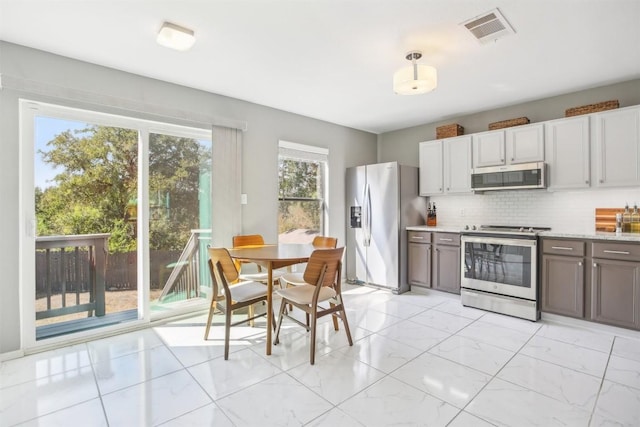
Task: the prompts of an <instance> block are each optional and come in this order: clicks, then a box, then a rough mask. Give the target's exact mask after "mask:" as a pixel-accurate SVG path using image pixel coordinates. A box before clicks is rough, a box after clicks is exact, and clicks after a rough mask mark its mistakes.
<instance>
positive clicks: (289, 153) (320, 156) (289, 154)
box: [278, 140, 329, 236]
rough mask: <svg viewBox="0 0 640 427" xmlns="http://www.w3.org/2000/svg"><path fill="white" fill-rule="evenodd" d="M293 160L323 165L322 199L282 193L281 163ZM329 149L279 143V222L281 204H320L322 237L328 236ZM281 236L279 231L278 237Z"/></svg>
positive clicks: (292, 143) (281, 141)
mask: <svg viewBox="0 0 640 427" xmlns="http://www.w3.org/2000/svg"><path fill="white" fill-rule="evenodd" d="M283 158H285V159H293V160H297V161H307V162H310V161H317V162H319V163H320V165H321V172H320V175H321V177H320V179H321V181H322V183H321V185H322V194H321V197H320V198H310V197H286V196H283V195H282V193H281V187H280V184H281V180H280V161H281V160H282V159H283ZM328 200H329V149H328V148H325V147H318V146H314V145H307V144H299V143H295V142H289V141H283V140H280V141H278V221H279V220H280V214H279V212H280V203H281V202H287V201H291V202H295V201H302V202H314V201H315V202H318V203H319V204H320V207H321V212H320V230H319V231H320V235H322V236H326V235H327V230H328V229H329V203H328ZM279 235H280V233H279V230H278V236H279Z"/></svg>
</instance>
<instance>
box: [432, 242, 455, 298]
mask: <svg viewBox="0 0 640 427" xmlns="http://www.w3.org/2000/svg"><path fill="white" fill-rule="evenodd" d="M432 287H433V289H437V290H439V291H446V292H452V293H454V294H460V235H459V234H457V233H433V273H432Z"/></svg>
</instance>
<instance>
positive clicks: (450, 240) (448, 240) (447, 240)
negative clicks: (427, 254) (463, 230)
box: [438, 237, 453, 242]
mask: <svg viewBox="0 0 640 427" xmlns="http://www.w3.org/2000/svg"><path fill="white" fill-rule="evenodd" d="M438 240H440V241H441V242H453V239H444V238H442V237H441V238H440V239H438Z"/></svg>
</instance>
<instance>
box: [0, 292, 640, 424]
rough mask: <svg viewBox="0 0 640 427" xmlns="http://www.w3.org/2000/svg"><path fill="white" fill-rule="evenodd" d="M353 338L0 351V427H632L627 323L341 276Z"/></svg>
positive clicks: (154, 338) (639, 356) (636, 351)
mask: <svg viewBox="0 0 640 427" xmlns="http://www.w3.org/2000/svg"><path fill="white" fill-rule="evenodd" d="M345 300H346V306H347V311H348V317H349V322H350V326H351V331H352V335H353V337H354V345H353V347H349V346H348V344H347V339H346V336H345V334H344V331H343V330H342V329H341V330H340V331H339V332H335V331H333V328H332V325H331V322H330V319H329V318H325V319H322V320H321V325H320V328H319V329H320V331H319V333H318V344H317V356H316V364H315V365H314V366H311V365H309V336H308V333H306V332H305V331H304V329H302V328H300V327H299V326H297V325H295V324H293V323H285V324H284V326H283V331H282V333H281V343H280V344H279V345H278V346H275V347H274V348H273V354H272V355H271V356H266V355H265V344H264V337H265V334H264V323H260V324H256V326H255V327H253V328H251V327H248V326H237V327H234V328H232V338H231V340H232V347H231V354H230V357H229V360H228V361H225V360H224V359H223V357H222V356H223V341H222V337H223V332H224V329H223V326H222V323H221V322H222V319H221V317H218V316H216V318H215V320H214V322H215V323H216V325H215V326H214V327H213V328H212V332H211V339H210V340H209V341H203V339H202V334H203V331H204V322H205V319H206V315H204V314H200V315H198V316H194V317H191V318H189V319H182V320H179V321H174V322H170V323H166V324H163V325H160V326H154V327H150V328H148V329H145V330H142V331H136V332H131V333H126V334H122V335H118V336H114V337H109V338H104V339H100V340H96V341H91V342H87V343H84V344H76V345H72V346H68V347H64V348H60V349H57V350H53V351H48V352H42V353H38V354H33V355H29V356H25V357H23V358H20V359H14V360H8V361H5V362H3V363H2V364H1V365H0V426H14V425H20V426H76V425H77V426H83V427H87V426H112V427H116V426H117V427H120V426H156V425H162V426H257V425H260V426H298V425H305V426H332V427H333V426H391V425H403V426H409V425H416V426H452V427H461V426H480V427H482V426H518V427H519V426H638V425H640V333H636V332H633V331H628V330H621V329H617V328H608V327H596V326H594V325H593V324H590V323H587V322H579V321H563V319H562V318H559V319H556V318H552V319H551V320H549V319H547V318H545V319H544V320H541V321H539V322H529V321H525V320H521V319H516V318H512V317H508V316H502V315H498V314H495V313H489V312H485V311H481V310H475V309H472V308H466V307H463V306H462V305H461V304H460V302H459V297H457V296H455V295H449V294H443V293H439V292H435V291H422V290H420V291H413V292H410V293H406V294H403V295H392V294H391V293H389V292H387V291H382V290H376V289H372V288H367V287H353V286H347V290H346V291H345Z"/></svg>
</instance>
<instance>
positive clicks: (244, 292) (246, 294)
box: [204, 248, 275, 360]
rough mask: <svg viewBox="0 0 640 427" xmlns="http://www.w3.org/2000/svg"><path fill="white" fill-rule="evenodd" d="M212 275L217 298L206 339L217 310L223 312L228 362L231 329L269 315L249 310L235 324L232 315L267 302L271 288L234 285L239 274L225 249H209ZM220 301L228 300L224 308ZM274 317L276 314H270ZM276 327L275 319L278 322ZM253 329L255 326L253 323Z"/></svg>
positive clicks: (245, 283) (214, 293) (242, 284)
mask: <svg viewBox="0 0 640 427" xmlns="http://www.w3.org/2000/svg"><path fill="white" fill-rule="evenodd" d="M208 251H209V272H210V273H211V279H212V281H213V297H212V298H211V306H210V307H209V317H208V318H207V326H206V328H205V331H204V339H205V340H207V339H208V338H209V330H210V328H211V319H212V318H213V313H214V312H215V311H216V309H219V310H220V311H222V312H223V313H224V315H225V320H224V359H225V360H228V359H229V335H230V332H231V326H235V325H239V324H241V323H246V322H250V321H251V322H252V321H253V319H255V318H257V317H262V316H265V315H267V314H269V313H264V314H260V315H257V316H254V315H253V310H249V316H248V318H247V319H245V320H242V321H239V322H235V323H231V315H232V313H233V311H234V310H237V309H240V308H243V307H249V308H251V306H252V305H253V304H255V303H257V302H261V301H264V302H266V301H267V288H266V287H265V286H264V284H262V283H258V282H252V281H242V282H238V283H233V282H236V281H237V280H238V277H239V274H238V269H237V268H236V265H235V263H234V262H233V260H232V259H231V256H230V255H229V251H228V250H226V249H225V248H209V249H208ZM219 301H224V306H222V305H218V302H219ZM270 315H271V316H273V313H270ZM274 324H275V319H274ZM252 326H253V324H252Z"/></svg>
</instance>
